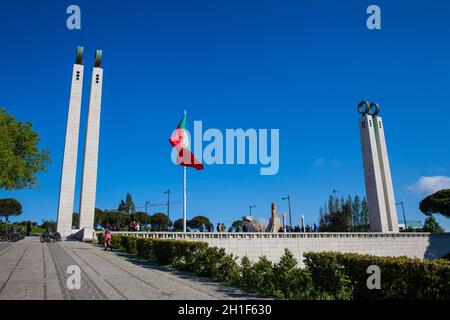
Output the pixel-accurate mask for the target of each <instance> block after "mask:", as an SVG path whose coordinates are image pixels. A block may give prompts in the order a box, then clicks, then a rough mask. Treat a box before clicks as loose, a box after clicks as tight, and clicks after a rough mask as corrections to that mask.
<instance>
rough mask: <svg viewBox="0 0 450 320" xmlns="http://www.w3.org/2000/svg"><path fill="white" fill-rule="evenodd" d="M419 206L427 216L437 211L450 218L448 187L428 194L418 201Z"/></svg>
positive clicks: (449, 192) (449, 191)
mask: <svg viewBox="0 0 450 320" xmlns="http://www.w3.org/2000/svg"><path fill="white" fill-rule="evenodd" d="M419 208H420V211H422V212H423V213H424V214H426V215H427V216H431V215H432V214H433V213H439V214H441V215H443V216H444V217H446V218H450V189H442V190H440V191H437V192H435V193H433V194H432V195H429V196H428V197H426V198H425V199H423V200H422V201H420V204H419Z"/></svg>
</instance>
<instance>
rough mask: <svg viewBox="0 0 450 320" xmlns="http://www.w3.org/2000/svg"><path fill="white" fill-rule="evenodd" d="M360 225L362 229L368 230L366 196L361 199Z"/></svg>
mask: <svg viewBox="0 0 450 320" xmlns="http://www.w3.org/2000/svg"><path fill="white" fill-rule="evenodd" d="M360 225H361V226H362V231H369V230H370V225H369V212H368V207H367V201H366V197H364V198H363V199H362V201H361V211H360Z"/></svg>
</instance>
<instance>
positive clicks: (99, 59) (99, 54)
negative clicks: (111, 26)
mask: <svg viewBox="0 0 450 320" xmlns="http://www.w3.org/2000/svg"><path fill="white" fill-rule="evenodd" d="M94 67H95V68H101V67H102V50H96V51H95V59H94Z"/></svg>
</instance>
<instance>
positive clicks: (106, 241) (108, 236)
mask: <svg viewBox="0 0 450 320" xmlns="http://www.w3.org/2000/svg"><path fill="white" fill-rule="evenodd" d="M111 238H112V237H111V231H109V228H108V227H106V228H105V230H104V231H103V241H104V245H105V251H106V250H108V248H110V249H111V251H112V245H111Z"/></svg>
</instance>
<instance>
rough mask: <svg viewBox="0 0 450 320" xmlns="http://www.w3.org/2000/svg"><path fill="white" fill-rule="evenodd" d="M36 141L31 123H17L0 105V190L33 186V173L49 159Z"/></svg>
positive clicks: (35, 173)
mask: <svg viewBox="0 0 450 320" xmlns="http://www.w3.org/2000/svg"><path fill="white" fill-rule="evenodd" d="M39 140H40V138H39V136H38V134H37V133H36V132H34V130H33V128H32V125H31V122H20V121H18V120H16V119H15V118H14V117H13V116H12V115H10V114H9V113H7V112H6V111H5V110H4V109H1V108H0V189H6V190H14V189H23V188H33V187H36V186H37V174H39V173H40V172H41V171H46V164H48V163H49V162H50V156H49V152H48V151H47V150H44V149H39V147H38V143H39Z"/></svg>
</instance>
